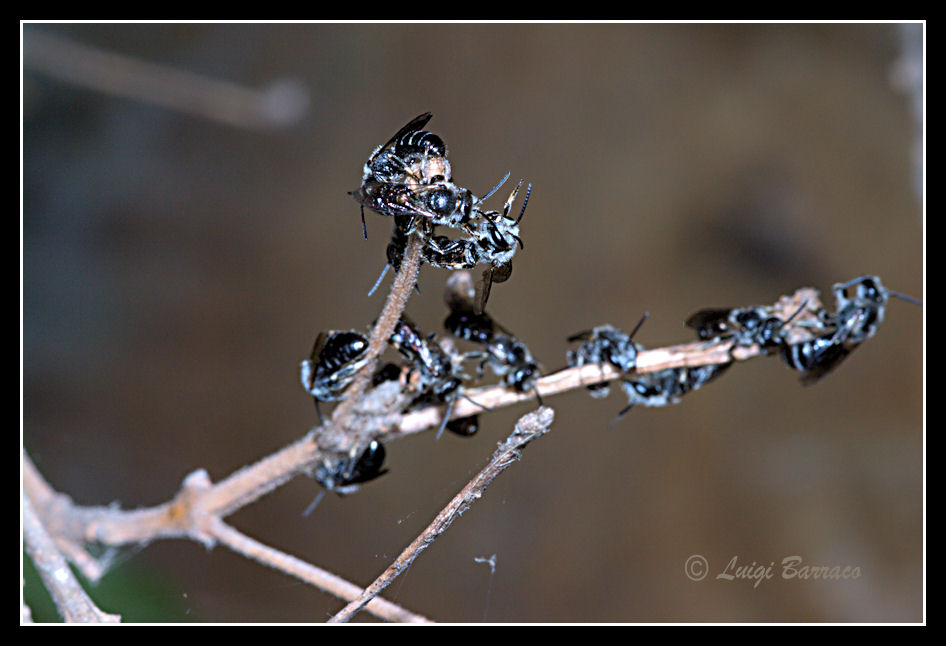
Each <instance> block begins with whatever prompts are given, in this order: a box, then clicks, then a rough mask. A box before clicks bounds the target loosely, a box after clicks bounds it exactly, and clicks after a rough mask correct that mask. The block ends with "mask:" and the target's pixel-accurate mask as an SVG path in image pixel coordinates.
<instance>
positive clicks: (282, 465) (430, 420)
mask: <svg viewBox="0 0 946 646" xmlns="http://www.w3.org/2000/svg"><path fill="white" fill-rule="evenodd" d="M408 255H410V254H408ZM409 264H410V263H409V262H408V259H407V258H406V259H405V265H409ZM403 271H404V268H403V267H402V273H403ZM415 275H416V274H415ZM399 277H400V274H399ZM398 282H399V287H398V290H400V291H398V290H395V289H393V288H392V294H394V293H398V294H400V296H399V297H398V299H397V301H396V304H395V305H392V306H391V308H390V309H389V308H388V307H387V306H386V310H387V311H388V313H389V314H392V315H393V313H394V312H399V310H398V308H399V307H401V308H402V307H403V296H404V292H403V289H401V288H402V287H404V286H406V285H410V286H411V288H413V282H412V281H411V280H410V279H409V277H408V276H405V280H399V281H398ZM408 292H409V290H408ZM390 300H391V298H389V301H390ZM806 301H807V302H808V303H809V306H808V309H806V311H805V312H803V313H802V314H801V315H800V316H797V317H796V319H795V320H793V321H792V323H791V325H790V329H789V330H788V331H787V332H786V335H787V336H789V337H792V338H793V340H792V342H793V343H794V342H797V338H798V336H797V335H800V334H809V335H810V332H809V331H808V330H806V329H805V328H804V325H805V323H806V322H809V323H810V318H809V313H808V310H812V311H816V310H817V308H818V307H820V304H819V303H818V299H817V292H815V291H814V290H810V289H802V290H798V291H797V292H796V293H795V295H794V296H792V297H783V298H782V299H781V300H780V301H779V303H778V304H777V307H778V308H779V310H778V311H779V312H794V311H795V310H797V308H798V305H796V303H798V302H806ZM399 315H400V314H399V313H398V314H397V316H399ZM397 316H394V320H396V319H397ZM789 316H791V314H785V315H782V317H783V319H787V318H788V317H789ZM380 320H381V319H379V325H378V326H376V330H378V329H379V326H380ZM377 338H383V337H382V336H381V335H377ZM382 345H383V344H382ZM759 354H760V350H759V349H758V348H757V347H755V346H749V347H736V348H733V347H732V342H731V341H724V342H709V343H690V344H684V345H678V346H670V347H667V348H658V349H654V350H644V351H642V352H641V353H640V354H639V355H638V368H637V372H640V373H643V372H654V371H658V370H663V369H665V368H668V367H678V366H682V365H686V366H698V365H707V364H716V363H726V362H729V361H732V360H739V361H743V360H747V359H750V358H752V357H755V356H759ZM366 374H367V372H366ZM622 376H624V375H623V373H620V372H618V371H617V370H616V369H614V368H613V367H612V366H609V365H596V364H591V365H584V366H580V367H577V368H568V369H565V370H561V371H559V372H556V373H553V374H551V375H547V376H545V377H543V378H541V379H540V380H539V381H538V383H537V388H538V390H539V392H540V393H541V394H542V395H543V396H546V395H553V394H557V393H562V392H566V391H568V390H573V389H575V388H579V387H582V386H588V385H592V384H596V383H602V382H605V381H609V380H613V379H618V378H620V377H622ZM391 383H393V382H391ZM378 390H379V389H375V390H373V391H371V392H369V393H367V394H366V395H365V396H364V397H362V398H355V397H352V398H351V399H350V400H346V401H344V402H342V404H340V406H339V407H342V406H343V405H346V404H347V406H346V408H347V409H348V410H349V411H350V412H349V413H347V414H345V413H344V412H343V413H339V414H336V416H335V417H334V418H333V422H332V423H331V426H334V427H335V428H329V429H326V428H320V429H317V431H318V433H316V432H312V433H309V434H308V435H306V436H305V437H303V438H302V439H300V440H298V441H296V442H294V443H293V444H291V445H289V446H287V447H285V448H283V449H281V450H280V451H278V452H276V453H274V454H272V455H270V456H267V457H266V458H263V459H262V460H260V461H258V462H256V463H255V464H252V465H249V466H246V467H244V468H242V469H240V470H239V471H237V472H235V473H233V474H232V475H230V476H229V477H227V478H225V479H224V480H222V481H220V482H219V483H216V484H213V483H210V482H209V479H208V478H206V474H204V473H202V472H201V471H197V472H195V473H194V474H192V475H191V476H189V477H188V479H187V480H186V481H185V484H184V486H182V489H181V491H180V492H178V494H177V496H175V498H174V499H173V500H171V501H170V502H168V503H165V504H163V505H158V506H156V507H150V508H145V509H138V510H132V511H126V510H121V509H116V508H114V507H78V506H75V505H73V504H72V501H71V500H70V499H69V498H68V497H67V496H63V495H61V494H55V493H54V492H53V491H52V489H51V488H50V487H49V486H48V485H46V484H45V482H44V481H43V479H42V477H41V476H39V474H38V472H36V470H35V467H33V465H32V463H31V462H30V461H29V459H28V458H27V457H26V456H24V460H23V462H24V466H23V471H24V489H25V490H26V491H27V492H28V493H29V494H30V496H31V497H32V498H33V500H34V502H36V506H37V512H38V513H39V514H40V517H41V518H43V520H44V522H45V523H46V526H47V527H48V528H49V530H50V532H51V533H52V534H53V535H55V536H56V537H57V538H66V539H70V540H74V541H78V542H99V543H102V544H106V545H121V544H124V543H134V542H146V541H150V540H154V539H156V538H171V537H189V538H193V539H195V540H200V541H201V542H204V543H205V544H212V543H213V537H212V536H210V535H209V534H208V533H207V532H206V530H205V529H204V527H205V526H206V523H207V522H208V519H210V518H217V517H219V518H224V517H226V516H227V515H229V514H231V513H233V512H234V511H236V510H237V509H240V508H242V507H244V506H246V505H248V504H250V503H251V502H253V501H255V500H257V499H258V498H260V497H261V496H263V495H265V494H266V493H268V492H270V491H272V490H274V489H276V488H277V487H279V486H281V485H282V484H284V483H285V482H287V481H288V480H290V479H291V478H292V477H294V476H295V475H298V474H299V473H302V472H305V471H306V470H307V467H308V466H309V465H311V464H312V463H313V461H315V460H317V459H319V457H320V456H321V455H322V453H321V449H320V444H322V441H323V436H324V435H326V434H333V435H337V436H341V438H334V439H333V442H334V444H335V446H336V447H342V446H344V444H345V440H344V435H345V434H344V433H343V432H342V430H341V429H339V428H338V426H339V425H338V424H337V423H336V422H335V421H334V420H335V419H340V420H343V421H344V420H346V419H352V418H354V417H357V416H358V414H359V413H360V410H359V406H363V405H364V404H363V403H362V404H360V405H359V404H356V402H357V401H358V400H359V399H363V400H370V399H371V398H372V396H373V395H375V393H376V392H377V391H378ZM468 394H469V397H470V399H472V400H474V401H476V402H477V403H476V404H474V403H472V402H470V401H468V400H466V399H461V400H458V401H457V402H455V405H454V410H453V412H452V415H451V416H452V417H453V418H458V417H464V416H467V415H473V414H477V413H480V412H482V409H481V407H480V404H481V405H483V406H485V407H488V408H490V409H496V408H502V407H504V406H510V405H513V404H517V403H520V402H523V401H526V400H528V399H531V398H532V397H533V396H534V395H533V394H530V393H519V392H517V391H515V390H513V389H510V388H507V387H505V386H491V387H486V388H481V389H475V390H470V391H468ZM444 410H445V407H444V406H431V407H427V408H423V409H419V410H417V411H412V412H410V413H407V414H404V415H400V414H396V413H395V414H385V415H381V416H379V417H378V418H377V419H374V420H370V421H372V422H373V424H374V425H373V426H372V427H371V428H372V429H374V430H373V432H375V433H376V434H378V435H379V436H380V437H382V438H384V440H385V441H388V440H391V439H395V438H397V437H400V436H403V435H407V434H411V433H418V432H420V431H423V430H425V429H428V428H438V427H439V426H440V423H441V421H442V419H443V414H444ZM359 421H360V422H361V423H362V425H363V427H364V428H368V426H367V424H366V423H367V421H369V420H368V419H367V418H366V419H360V420H359ZM359 432H361V431H359ZM317 436H318V437H317ZM348 442H349V443H351V442H352V440H351V439H349V440H348Z"/></svg>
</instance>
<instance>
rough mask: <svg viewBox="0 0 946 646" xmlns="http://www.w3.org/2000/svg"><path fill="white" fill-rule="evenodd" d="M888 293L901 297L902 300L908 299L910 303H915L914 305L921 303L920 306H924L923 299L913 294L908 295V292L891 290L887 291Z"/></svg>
mask: <svg viewBox="0 0 946 646" xmlns="http://www.w3.org/2000/svg"><path fill="white" fill-rule="evenodd" d="M887 294H888V295H889V296H893V297H895V298H899V299H900V300H901V301H906V302H908V303H913V304H914V305H919V306H920V307H923V301H921V300H919V299H916V298H913V297H912V296H907V295H906V294H900V293H898V292H891V291H889V290H888V291H887Z"/></svg>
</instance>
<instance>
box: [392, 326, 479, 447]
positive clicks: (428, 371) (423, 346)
mask: <svg viewBox="0 0 946 646" xmlns="http://www.w3.org/2000/svg"><path fill="white" fill-rule="evenodd" d="M391 344H392V345H393V346H394V347H395V348H397V350H398V351H399V352H400V353H401V354H402V355H403V356H404V357H405V358H406V359H407V360H408V362H409V366H410V368H409V373H408V378H407V380H408V382H409V383H413V384H414V385H415V387H416V388H417V389H418V390H419V391H420V393H419V394H418V396H417V397H415V398H414V401H413V402H412V406H422V405H427V404H431V403H446V404H447V410H446V412H445V413H444V416H443V424H441V427H440V429H439V430H438V431H437V437H438V438H439V437H440V434H441V433H443V429H444V428H446V429H447V430H448V431H451V432H453V433H455V434H457V435H461V436H470V435H473V434H474V433H476V431H477V430H478V429H479V418H478V417H477V416H475V415H473V416H470V417H463V418H460V419H455V420H451V421H447V420H449V419H450V412H451V411H452V410H453V405H454V403H455V402H456V400H457V398H459V397H463V398H465V399H469V398H468V397H466V395H464V394H463V392H462V388H461V387H462V383H463V381H462V376H463V374H462V371H461V368H460V363H461V362H462V360H463V359H464V358H465V357H462V356H461V357H458V358H457V360H454V359H453V358H451V357H450V355H449V354H447V352H446V351H444V349H443V348H442V347H441V346H440V344H439V343H437V341H436V338H435V335H434V334H433V333H431V334H428V335H426V336H425V335H424V334H423V333H422V332H421V331H420V330H419V329H418V328H417V326H416V325H414V324H413V323H412V322H411V321H410V320H409V319H407V318H406V317H404V316H402V317H401V319H400V320H399V321H398V323H397V325H396V326H395V328H394V333H393V334H392V335H391ZM470 401H472V400H470ZM474 403H476V402H474Z"/></svg>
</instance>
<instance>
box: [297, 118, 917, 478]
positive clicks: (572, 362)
mask: <svg viewBox="0 0 946 646" xmlns="http://www.w3.org/2000/svg"><path fill="white" fill-rule="evenodd" d="M430 118H431V114H430V113H429V112H428V113H424V114H422V115H420V116H418V117H416V118H414V119H412V120H411V121H410V122H408V123H407V124H406V125H405V126H404V127H402V128H401V129H400V130H398V131H397V132H396V133H395V134H394V136H393V137H391V139H389V140H388V141H387V142H386V143H385V144H383V145H381V146H378V147H377V148H376V149H375V150H374V151H373V152H372V153H371V154H370V156H369V157H368V160H367V162H365V165H364V169H363V173H362V181H361V186H360V187H359V188H358V189H357V190H356V191H352V192H351V193H350V195H352V196H353V197H354V198H355V200H356V201H358V202H359V204H360V205H361V220H362V230H363V232H364V236H365V238H366V239H367V222H366V221H365V208H368V209H369V210H370V211H373V212H375V213H378V214H380V215H383V216H390V217H391V218H392V220H393V224H394V226H393V231H392V234H391V240H390V242H389V244H388V245H387V249H386V256H387V263H386V265H385V271H386V270H387V269H388V268H393V269H395V270H396V271H397V270H400V268H401V264H402V262H403V257H404V253H405V251H406V249H407V248H408V245H409V244H410V242H411V240H412V238H413V239H414V240H416V241H417V243H418V244H419V245H420V260H421V262H422V263H426V264H428V265H431V266H434V267H441V268H446V269H452V270H460V271H455V272H454V274H453V275H452V276H451V277H450V278H449V279H448V281H447V291H446V297H445V300H446V305H447V308H448V315H447V317H446V319H445V320H444V322H443V328H444V331H445V332H446V333H447V335H449V336H448V337H443V338H438V337H437V335H436V334H435V333H425V332H423V331H422V330H421V329H420V327H418V325H417V324H416V323H414V322H413V321H412V320H411V319H410V318H408V317H407V316H406V315H404V314H401V316H400V319H399V320H398V321H397V323H396V325H395V326H394V328H393V331H392V332H391V334H390V336H389V338H388V339H387V343H388V345H389V346H390V348H392V349H393V350H394V351H396V353H397V355H398V356H399V358H400V360H399V361H397V362H388V363H386V364H384V365H383V366H382V367H381V368H379V369H377V370H376V371H375V373H374V375H373V377H372V380H371V383H372V385H373V387H374V388H376V389H377V388H382V387H384V388H390V389H391V391H392V392H396V393H397V394H398V397H397V403H396V404H393V405H392V406H391V407H393V408H396V409H397V410H396V411H393V412H407V411H410V410H413V409H417V408H421V407H427V406H445V413H444V415H443V422H442V424H441V427H440V430H439V431H438V433H437V436H438V437H439V436H440V434H441V433H442V431H443V430H444V429H447V430H449V431H451V432H453V433H455V434H457V435H461V436H470V435H473V434H475V433H476V432H477V429H478V428H479V415H478V414H473V415H468V416H466V417H461V418H458V419H454V420H451V419H450V416H451V412H452V410H453V407H454V405H455V404H456V402H457V401H458V399H460V398H464V399H467V400H469V401H470V402H472V403H473V404H475V405H477V406H479V407H480V409H481V410H489V409H488V408H486V407H485V406H483V405H482V404H478V403H477V402H476V401H474V400H473V399H471V398H470V397H469V396H468V395H467V394H466V388H467V386H468V385H469V384H470V383H471V382H475V383H479V382H480V381H481V380H482V379H483V377H484V373H485V371H486V367H487V366H489V368H490V370H491V371H492V373H493V374H494V375H495V376H497V377H498V378H499V379H500V382H499V384H498V385H499V386H501V387H506V388H509V389H511V390H513V391H515V392H518V393H528V392H532V393H534V394H535V396H536V399H537V400H538V401H539V402H540V403H541V397H540V396H539V391H538V388H537V382H538V379H539V378H540V376H541V374H542V369H541V367H540V365H539V363H538V362H537V361H536V360H535V358H534V357H533V356H532V353H531V352H530V351H529V348H528V347H527V346H526V345H525V344H524V343H523V342H522V341H521V340H520V339H518V338H517V337H516V336H515V335H514V334H513V333H512V332H510V331H509V330H508V329H506V328H505V327H503V326H502V325H500V324H499V323H498V322H497V321H496V319H494V318H493V317H492V316H491V315H490V314H488V313H487V312H486V310H485V305H486V302H487V299H488V297H489V293H490V290H491V286H492V284H493V283H498V282H503V281H505V280H507V279H508V278H509V276H510V274H511V272H512V259H513V257H514V256H515V254H516V251H517V250H518V249H522V248H523V243H522V238H521V237H520V234H519V225H520V223H521V221H522V217H523V215H524V214H525V209H526V206H527V204H528V202H529V196H530V195H531V190H532V186H531V185H529V187H528V188H527V189H526V193H525V198H524V199H523V204H522V208H521V210H520V211H519V214H518V216H517V217H515V218H514V217H513V216H512V215H511V214H510V212H511V211H512V206H513V204H514V202H515V200H516V198H517V196H518V194H519V191H520V189H521V188H522V182H521V181H520V182H519V183H518V184H517V185H516V187H515V188H514V189H513V190H512V192H511V193H510V194H509V196H508V197H507V199H506V202H505V204H504V205H503V208H502V210H501V211H494V210H487V209H485V208H484V206H483V203H484V202H485V201H486V199H488V198H489V197H490V196H492V195H493V194H494V193H495V192H496V191H498V190H499V188H500V187H501V186H502V185H503V184H504V183H505V181H506V180H507V179H508V177H509V174H508V173H507V174H506V176H505V177H503V179H502V180H501V181H500V182H499V184H497V185H496V186H495V187H494V188H493V189H492V190H490V191H489V192H488V193H486V194H485V195H484V196H482V197H477V196H476V195H474V194H473V192H472V191H470V190H469V189H466V188H463V187H461V186H459V185H457V184H456V183H455V182H454V181H453V173H452V169H451V166H450V162H449V160H448V158H447V146H446V144H445V143H444V141H443V139H441V138H440V137H439V136H438V135H436V134H434V133H432V132H429V131H426V130H424V127H425V126H426V125H427V122H428V121H430ZM444 229H447V230H449V231H452V232H453V233H454V237H452V238H451V237H449V236H447V235H442V233H439V232H438V231H440V232H442V231H443V230H444ZM480 265H485V269H484V270H483V272H482V274H481V276H480V277H479V280H478V282H476V284H474V280H473V278H472V275H471V274H470V272H469V271H467V270H470V269H473V268H475V267H477V266H480ZM383 276H384V272H382V274H381V278H383ZM381 278H379V279H378V283H380V281H381ZM378 283H376V285H375V287H377V284H378ZM372 291H373V290H372ZM833 291H834V297H835V301H836V304H835V309H834V311H833V312H829V311H827V310H826V309H825V308H824V307H822V306H821V304H820V301H818V296H817V292H815V291H814V290H811V294H812V295H811V296H810V297H809V300H806V301H805V302H803V303H802V304H801V306H800V307H798V308H797V309H794V307H795V306H794V305H792V306H791V308H792V309H788V308H786V307H781V306H779V305H778V304H777V305H775V306H750V307H738V308H707V309H702V310H700V311H698V312H696V313H694V314H693V315H691V316H690V317H689V318H688V319H687V321H686V325H687V326H688V327H690V328H691V329H692V330H693V331H694V332H695V334H696V338H697V340H698V341H702V342H706V343H707V344H710V343H713V344H716V343H720V342H727V341H728V342H731V345H730V353H732V352H733V349H735V348H739V347H755V348H758V351H759V353H761V354H778V355H779V356H780V357H781V358H782V360H783V361H784V362H785V363H786V364H787V365H788V366H789V367H790V368H792V369H793V370H796V371H798V372H799V373H801V381H802V382H803V383H805V384H810V383H814V382H816V381H818V380H819V379H821V378H822V377H824V375H826V374H827V373H828V372H830V371H831V370H833V369H834V368H836V367H837V366H838V365H839V364H840V363H841V362H842V361H843V360H844V359H845V358H846V357H847V356H848V355H849V354H850V353H851V352H852V351H853V350H854V349H856V348H857V347H858V346H859V345H860V344H861V343H863V342H864V341H866V340H867V339H869V338H871V337H872V336H873V335H874V334H875V333H876V331H877V328H878V326H879V325H880V323H881V322H882V321H883V318H884V312H885V309H886V305H887V301H888V299H889V298H890V297H891V296H895V297H898V298H902V299H904V300H908V301H911V302H914V303H917V302H918V301H915V300H913V299H911V298H908V297H905V296H902V295H900V294H897V293H896V292H892V291H890V290H888V289H886V288H885V287H884V286H883V285H882V284H881V282H880V279H879V278H877V277H876V276H861V277H859V278H855V279H853V280H851V281H848V282H846V283H838V284H836V285H834V290H833ZM796 303H797V301H796ZM803 313H804V316H801V315H802V314H803ZM646 318H647V315H646V314H645V315H644V317H642V318H641V320H640V322H639V323H638V324H637V326H636V327H635V328H634V330H633V331H632V332H631V333H630V334H627V333H625V332H623V331H621V330H620V329H618V328H616V327H613V326H611V325H599V326H597V327H594V328H592V329H590V330H586V331H584V332H579V333H578V334H574V335H572V336H570V337H568V341H569V342H571V343H574V342H580V345H579V346H578V347H577V348H575V349H574V350H569V351H568V352H567V354H566V360H567V363H568V366H569V367H571V368H574V367H578V366H584V365H588V364H598V365H605V364H610V365H611V366H613V367H614V368H616V369H617V370H618V371H619V372H620V373H621V378H620V385H621V388H622V389H623V391H624V393H625V395H626V397H627V400H628V403H627V405H626V406H625V407H624V408H623V409H622V410H621V411H620V412H619V413H618V416H617V418H616V419H615V421H617V420H618V419H620V418H621V417H622V416H624V415H625V414H626V413H627V412H628V411H629V410H630V409H631V408H633V407H634V406H667V405H670V404H675V403H677V402H679V401H680V399H681V397H683V395H685V394H687V393H690V392H692V391H695V390H698V389H700V388H702V387H703V386H704V385H706V384H707V383H709V382H710V381H713V380H714V379H716V378H718V377H719V376H720V375H722V374H723V373H724V372H726V370H728V369H729V367H730V366H731V365H732V359H733V358H734V355H732V354H731V355H730V357H728V359H727V360H725V361H721V362H719V363H711V364H709V365H699V366H680V367H672V368H666V369H662V370H655V371H653V372H639V371H638V356H639V355H640V353H641V352H644V351H645V348H644V347H643V346H642V345H640V344H638V343H635V342H634V340H633V338H634V336H635V334H636V333H637V331H638V330H639V329H640V327H641V325H642V324H643V323H644V321H645V320H646ZM464 343H465V344H469V345H472V346H474V348H475V349H473V350H469V351H466V352H461V351H459V350H458V349H457V347H458V344H464ZM368 348H369V339H368V336H367V335H366V334H363V333H362V332H358V331H356V330H328V331H325V332H322V333H320V334H319V335H318V337H317V338H316V340H315V344H314V346H313V348H312V352H311V354H310V356H309V358H308V359H307V360H305V361H303V362H302V365H301V373H300V377H301V382H302V386H303V388H305V390H306V392H308V393H309V394H310V395H311V396H312V397H313V399H314V401H315V406H316V411H317V413H318V416H319V419H320V420H322V414H321V409H320V407H319V404H320V403H321V402H337V401H340V400H342V399H344V398H345V397H346V390H347V388H348V387H349V386H350V385H351V383H352V382H353V381H354V380H355V378H356V376H357V375H358V374H359V373H360V372H361V371H362V370H363V369H364V368H365V367H366V366H367V364H368V363H369V356H368V354H369V352H368ZM471 361H472V362H474V364H475V370H472V371H471V372H472V373H473V374H472V375H471V374H468V373H467V372H466V371H465V370H464V365H465V364H466V363H467V362H471ZM588 389H589V390H590V391H591V394H592V396H593V397H605V396H607V395H608V394H609V388H608V385H607V382H603V383H597V384H592V385H589V386H588ZM384 458H385V449H384V446H383V445H382V444H381V442H380V441H379V440H378V439H377V438H374V439H371V440H370V441H366V445H362V446H361V447H355V448H354V449H352V452H351V453H350V454H346V455H340V456H330V455H324V456H323V459H322V461H321V462H320V463H319V464H318V465H316V466H315V467H313V470H312V473H313V476H314V477H315V479H316V480H317V481H318V482H319V483H320V484H322V486H323V487H324V488H325V489H327V490H331V491H335V492H337V493H340V494H341V493H349V492H351V491H354V490H355V489H357V488H358V487H359V485H360V484H361V483H364V482H368V481H370V480H373V479H374V478H377V477H378V476H380V475H382V474H383V473H385V472H386V470H385V469H384V468H383V465H384Z"/></svg>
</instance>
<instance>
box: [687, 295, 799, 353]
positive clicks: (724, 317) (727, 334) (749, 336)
mask: <svg viewBox="0 0 946 646" xmlns="http://www.w3.org/2000/svg"><path fill="white" fill-rule="evenodd" d="M806 305H807V303H803V304H802V306H801V307H800V308H799V309H798V310H797V311H796V312H795V313H794V314H792V316H791V317H789V319H788V320H787V321H783V320H782V319H780V318H779V317H777V316H775V315H774V314H772V312H771V308H766V307H761V306H756V307H737V308H707V309H702V310H700V311H698V312H696V313H694V314H692V315H690V317H689V318H688V319H687V320H686V323H685V324H686V326H687V327H690V328H693V329H694V330H696V335H697V337H698V338H699V339H701V340H704V341H708V340H712V339H725V338H734V339H735V341H736V344H737V345H742V346H748V345H758V346H759V347H760V348H761V349H762V351H763V352H765V353H768V352H770V351H772V350H775V349H777V348H779V347H780V346H781V345H782V340H783V335H784V330H785V326H786V325H788V324H789V323H790V322H791V321H792V320H793V319H794V318H795V317H796V316H798V315H799V314H800V313H801V312H802V311H803V310H804V308H805V306H806Z"/></svg>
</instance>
